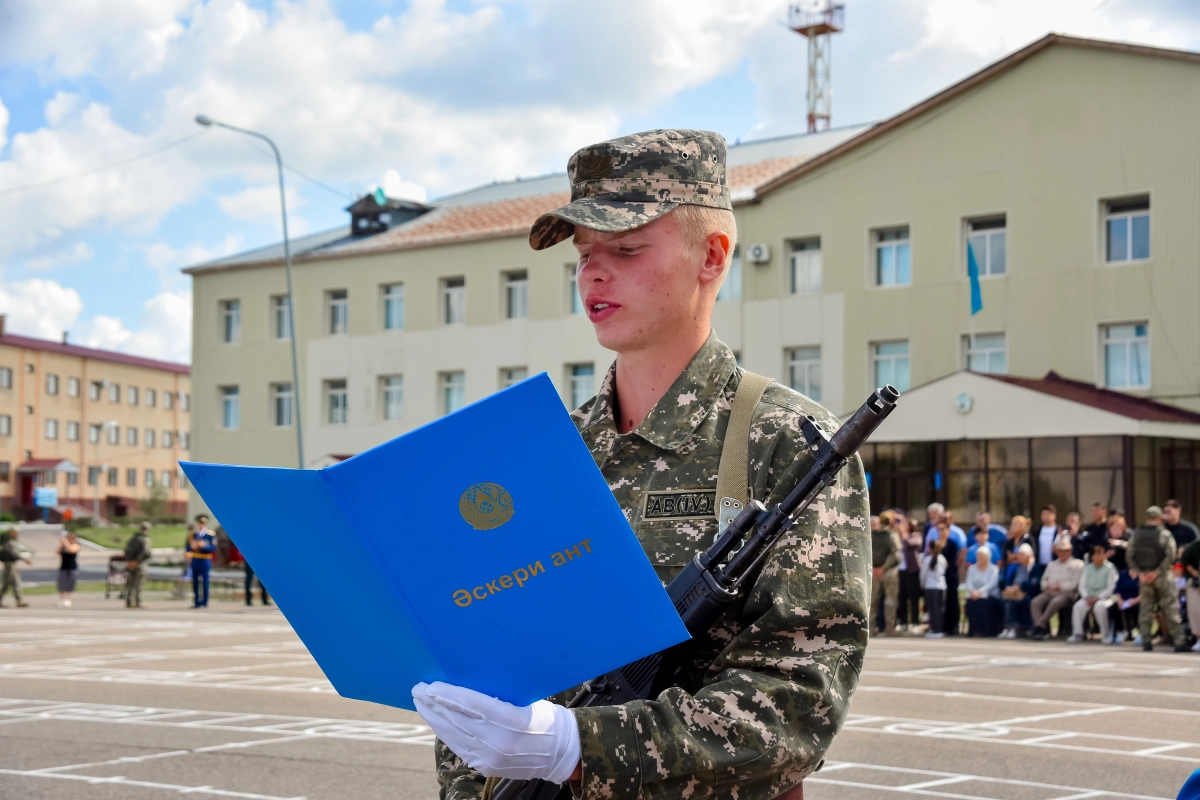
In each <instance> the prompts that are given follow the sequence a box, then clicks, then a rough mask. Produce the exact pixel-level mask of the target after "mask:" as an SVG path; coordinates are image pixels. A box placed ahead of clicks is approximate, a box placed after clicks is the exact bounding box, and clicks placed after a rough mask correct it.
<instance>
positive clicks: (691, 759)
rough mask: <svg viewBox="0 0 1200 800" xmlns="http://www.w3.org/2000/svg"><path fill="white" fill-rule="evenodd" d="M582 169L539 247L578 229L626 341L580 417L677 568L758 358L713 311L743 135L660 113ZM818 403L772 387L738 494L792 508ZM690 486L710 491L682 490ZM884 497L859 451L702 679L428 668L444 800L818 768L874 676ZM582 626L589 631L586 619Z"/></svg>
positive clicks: (610, 792) (708, 498) (765, 793)
mask: <svg viewBox="0 0 1200 800" xmlns="http://www.w3.org/2000/svg"><path fill="white" fill-rule="evenodd" d="M567 171H568V173H569V177H570V180H571V198H572V202H571V204H570V205H567V206H564V207H563V208H560V209H558V210H556V211H554V212H552V213H550V214H545V215H543V216H542V217H541V218H539V219H538V220H537V222H535V223H534V226H533V229H532V230H531V231H530V237H529V239H530V244H531V245H532V246H533V247H534V248H535V249H538V250H540V249H543V248H546V247H550V246H552V245H554V244H557V243H558V242H561V241H564V240H566V239H568V238H570V237H572V236H574V244H575V247H576V249H577V250H578V251H579V265H578V272H577V276H578V287H579V292H580V295H581V296H582V298H583V302H584V308H585V309H586V311H587V314H588V317H589V319H590V320H591V322H592V324H593V325H594V327H595V330H596V336H597V338H598V339H599V342H600V344H601V345H603V346H604V347H606V348H608V349H610V350H613V351H615V352H616V353H617V359H616V362H615V363H614V364H613V366H612V367H611V368H610V369H609V371H608V374H607V376H606V377H605V378H604V380H603V382H602V383H601V386H600V390H599V393H598V394H597V396H596V397H594V398H592V399H591V400H589V401H588V402H587V403H585V404H584V405H583V407H581V408H579V409H578V410H577V411H575V412H574V418H575V421H576V424H577V425H578V427H579V431H580V433H581V435H582V436H583V438H584V441H585V442H587V444H588V446H589V447H590V448H591V451H592V454H593V455H594V456H595V458H596V463H597V465H599V467H600V469H601V471H602V472H603V473H604V476H605V477H606V478H607V479H608V482H609V486H610V487H611V488H612V490H613V494H614V495H615V496H616V499H617V501H618V502H619V503H620V504H621V506H622V507H623V508H624V509H625V514H626V517H627V518H628V519H629V523H630V525H631V526H632V527H633V529H634V530H635V531H636V533H637V536H638V539H639V540H640V541H641V543H642V546H643V548H644V549H645V551H646V555H647V556H648V557H649V558H650V560H651V562H653V564H654V566H655V568H656V569H657V571H658V574H659V576H660V577H661V578H662V580H663V581H668V580H670V579H671V578H672V577H673V576H674V575H675V574H676V573H677V572H678V571H679V569H680V568H681V567H682V566H683V565H684V564H686V563H687V562H688V561H689V560H690V559H691V558H692V556H693V555H694V554H695V553H697V552H699V551H701V550H703V549H705V548H707V547H708V546H709V545H710V544H712V541H713V537H714V535H715V534H716V532H717V528H718V520H717V517H716V515H715V513H716V507H717V505H718V503H719V500H718V499H717V498H716V491H715V486H716V484H717V473H718V469H717V468H718V464H719V462H720V460H721V452H722V446H723V445H724V446H732V445H731V444H730V443H729V442H725V441H724V440H725V432H726V427H727V426H728V424H729V419H730V410H731V404H732V403H733V400H734V396H735V393H736V392H737V389H738V386H739V385H740V384H741V383H742V381H743V379H744V374H745V373H744V372H743V371H742V370H741V369H739V368H738V366H737V363H736V362H735V360H734V356H733V353H732V352H730V350H729V348H728V347H726V346H725V345H724V344H722V343H721V342H720V341H719V340H718V339H717V338H716V336H715V335H713V333H712V331H711V327H710V321H711V316H712V307H713V302H714V300H715V298H716V295H717V290H718V289H719V287H720V285H721V282H722V280H724V278H725V274H726V271H727V269H728V267H729V263H730V260H731V258H732V255H733V249H734V246H735V244H736V228H735V223H734V218H733V214H732V212H731V203H730V198H729V190H728V187H727V186H726V183H725V141H724V140H723V139H722V138H721V137H720V136H718V135H717V134H713V133H706V132H702V131H686V130H659V131H649V132H646V133H641V134H636V135H633V136H626V137H622V138H620V139H615V140H612V141H608V142H602V143H600V144H597V145H592V146H591V147H585V148H584V149H582V150H580V151H579V152H577V153H576V154H575V155H574V156H572V158H571V160H570V162H569V164H568V167H567ZM751 383H752V381H751ZM806 414H811V415H813V416H815V417H816V419H817V420H818V422H819V424H820V425H822V426H823V427H824V428H825V429H826V430H827V431H833V430H834V429H836V427H837V422H836V420H835V419H834V418H833V417H831V415H830V414H829V413H828V412H827V411H825V409H823V408H821V407H820V406H819V405H817V404H816V403H814V402H812V401H811V400H809V399H808V398H807V397H804V396H802V395H800V394H798V393H796V392H794V391H792V390H790V389H787V388H784V387H782V386H780V385H778V384H771V385H770V386H769V387H768V388H767V389H766V391H765V394H764V395H763V396H762V399H761V401H759V403H758V404H757V406H756V407H755V409H754V412H753V414H752V416H751V424H750V434H749V437H748V440H749V441H748V447H749V451H748V470H747V467H745V466H743V467H742V469H743V470H747V472H743V473H742V477H743V480H744V482H745V483H743V484H742V485H746V484H748V486H746V491H745V492H744V494H746V495H747V497H745V498H738V499H749V494H750V493H752V496H753V497H754V498H756V499H758V500H761V501H763V502H764V503H766V504H767V505H768V506H772V505H774V504H776V503H778V502H779V501H780V500H782V499H783V497H784V496H785V495H786V494H787V493H788V492H789V491H790V490H791V489H792V488H794V487H795V485H796V483H797V481H798V479H799V478H800V476H802V475H803V474H804V473H805V472H806V471H807V470H808V469H809V467H810V466H811V465H812V463H813V461H812V458H811V456H810V454H809V451H808V448H807V447H806V445H805V443H804V439H803V436H802V435H801V433H800V425H799V421H800V419H801V418H802V416H804V415H806ZM742 446H743V447H745V446H747V442H744V441H743V442H742ZM681 493H687V494H691V495H692V496H693V497H692V499H693V500H695V502H688V503H678V502H673V503H663V502H661V501H662V499H663V498H664V497H667V496H672V495H675V496H678V495H679V494H681ZM668 508H669V509H680V508H685V509H687V510H686V511H685V512H683V513H684V515H681V516H676V515H674V514H672V513H669V512H666V511H664V509H668ZM698 509H705V513H700V511H698ZM868 513H869V512H868V508H867V494H866V483H865V477H864V474H863V469H862V463H861V461H859V459H858V458H857V457H855V458H854V459H852V460H851V462H850V463H849V464H848V465H847V467H846V469H844V470H843V471H842V473H841V475H840V477H839V479H838V482H837V483H836V484H835V485H834V486H832V487H830V489H828V490H827V491H826V492H825V493H824V494H822V496H821V497H820V498H819V499H818V500H817V501H816V502H815V503H814V504H813V505H812V506H811V507H810V508H809V509H808V510H807V511H806V512H805V513H804V514H802V515H801V516H800V519H799V522H798V523H797V525H796V527H795V528H793V529H792V530H791V531H790V532H789V533H788V534H786V535H785V536H784V537H783V538H782V539H781V540H780V541H779V542H778V543H777V544H776V545H775V547H774V549H773V551H772V553H771V556H770V559H769V561H768V562H767V563H766V566H765V567H764V568H763V570H762V572H761V574H760V575H759V576H757V580H756V582H755V583H754V585H753V588H752V589H751V591H750V592H749V594H748V596H747V597H746V598H745V599H743V600H742V601H740V602H738V603H737V604H735V606H734V608H732V609H731V610H730V611H729V612H728V613H727V614H726V615H725V616H724V617H723V618H722V619H721V620H719V621H718V622H717V624H716V625H715V626H714V627H713V628H712V629H711V630H710V631H709V632H708V634H707V635H704V636H700V637H697V639H696V641H695V643H694V644H695V650H694V651H693V652H694V657H693V659H692V662H691V663H690V665H689V667H690V669H689V670H688V671H687V680H686V681H685V683H686V684H687V685H685V686H682V687H680V688H671V689H668V690H666V691H665V692H663V693H662V694H660V695H659V696H658V697H657V698H652V699H650V700H647V701H638V702H632V703H628V704H626V705H623V706H613V707H596V708H586V709H574V710H568V709H566V708H564V707H562V706H561V705H557V704H555V703H551V702H548V701H540V702H538V703H535V704H534V705H532V706H529V707H526V708H517V707H514V706H511V705H509V704H507V703H503V702H501V701H499V700H496V699H494V698H490V697H487V696H485V695H482V694H479V693H477V692H474V691H471V690H469V689H464V688H461V687H456V686H449V685H447V684H441V683H437V684H433V685H429V686H427V685H425V684H420V685H418V686H417V687H415V688H414V690H413V695H414V698H415V700H416V702H417V707H418V710H420V711H421V715H422V716H423V717H424V718H425V720H426V721H427V722H428V723H429V725H430V726H431V727H432V728H433V729H434V731H435V732H436V733H437V734H438V737H439V739H440V740H441V741H440V742H439V744H438V746H437V750H436V757H437V766H438V780H439V783H440V785H441V797H442V798H443V800H466V798H480V797H487V796H488V795H490V792H491V789H492V787H493V786H494V785H495V779H496V777H509V778H519V779H532V778H542V779H547V780H550V781H552V782H555V783H563V782H566V781H567V780H568V779H570V780H571V781H573V788H574V789H575V791H576V793H577V796H579V797H583V798H613V799H614V800H616V799H618V798H635V797H644V796H654V797H661V798H684V797H714V798H763V800H766V798H773V797H776V796H778V795H780V794H782V793H784V792H787V791H789V790H791V789H792V787H795V786H797V785H798V784H799V783H800V781H801V779H803V778H804V777H805V776H806V775H808V774H809V773H810V772H812V771H813V770H815V769H816V768H817V767H818V766H819V764H820V763H821V759H822V757H823V756H824V753H825V750H826V749H827V748H828V747H829V744H830V741H831V740H832V739H833V736H834V734H835V733H837V731H838V729H839V728H840V727H841V724H842V722H843V721H844V720H845V717H846V713H847V709H848V707H849V704H850V696H851V693H852V692H853V690H854V687H855V685H856V684H857V682H858V674H859V672H858V671H859V668H860V667H861V665H862V658H863V652H864V648H865V647H866V643H867V598H868V592H869V587H870V547H871V540H870V538H869V536H868V532H867V518H868ZM596 613H598V614H602V613H604V610H603V609H602V608H597V609H596ZM630 624H631V625H636V624H637V622H636V620H630ZM570 635H575V636H586V635H587V620H586V619H581V620H580V621H579V629H578V631H575V632H574V633H572V634H570ZM573 694H574V692H573V691H572V692H564V693H563V694H562V695H560V696H558V697H557V698H555V700H556V701H557V702H558V703H561V702H565V701H566V700H567V699H569V698H570V697H572V696H573ZM506 754H508V755H506ZM513 754H519V755H513ZM485 776H492V777H491V779H490V780H488V779H485ZM797 794H798V793H797Z"/></svg>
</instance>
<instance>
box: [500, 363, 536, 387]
mask: <svg viewBox="0 0 1200 800" xmlns="http://www.w3.org/2000/svg"><path fill="white" fill-rule="evenodd" d="M528 377H529V367H501V368H500V388H501V389H507V388H508V387H510V386H512V385H513V384H515V383H520V382H521V381H523V380H525V379H526V378H528Z"/></svg>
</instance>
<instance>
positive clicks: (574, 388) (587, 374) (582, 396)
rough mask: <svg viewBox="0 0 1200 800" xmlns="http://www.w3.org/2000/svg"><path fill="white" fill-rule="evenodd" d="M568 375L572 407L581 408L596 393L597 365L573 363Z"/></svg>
mask: <svg viewBox="0 0 1200 800" xmlns="http://www.w3.org/2000/svg"><path fill="white" fill-rule="evenodd" d="M567 376H568V381H567V383H568V388H569V389H570V392H571V408H579V407H580V406H581V405H583V404H584V403H586V402H587V401H588V400H590V399H591V397H592V395H594V394H595V393H596V389H595V385H596V367H595V365H594V364H572V365H571V366H570V367H568V368H567Z"/></svg>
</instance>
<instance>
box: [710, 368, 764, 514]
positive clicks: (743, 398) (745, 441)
mask: <svg viewBox="0 0 1200 800" xmlns="http://www.w3.org/2000/svg"><path fill="white" fill-rule="evenodd" d="M770 384H771V379H770V378H766V377H763V376H762V375H755V374H754V373H753V372H746V373H743V375H742V380H741V382H740V383H739V384H738V388H737V391H736V392H735V393H734V395H733V407H732V408H731V409H730V411H729V424H728V425H727V426H726V427H725V441H724V442H723V443H722V444H721V463H720V465H719V466H718V467H717V503H718V505H717V520H718V521H719V523H720V525H719V528H718V535H720V534H721V533H724V531H725V527H726V526H727V525H729V523H730V522H731V521H733V519H734V518H735V517H736V516H737V515H738V514H739V513H740V512H741V510H742V509H743V508H745V507H746V503H747V502H749V500H750V463H749V451H750V422H751V419H752V418H753V416H754V409H755V408H757V407H758V401H759V400H762V396H763V392H765V391H766V390H767V387H768V386H769V385H770Z"/></svg>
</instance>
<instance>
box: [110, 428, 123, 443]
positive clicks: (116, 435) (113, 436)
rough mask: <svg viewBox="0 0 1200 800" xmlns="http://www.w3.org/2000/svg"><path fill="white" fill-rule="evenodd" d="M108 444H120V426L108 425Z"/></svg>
mask: <svg viewBox="0 0 1200 800" xmlns="http://www.w3.org/2000/svg"><path fill="white" fill-rule="evenodd" d="M108 443H109V444H120V443H121V426H120V425H109V426H108Z"/></svg>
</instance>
